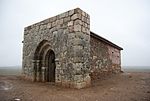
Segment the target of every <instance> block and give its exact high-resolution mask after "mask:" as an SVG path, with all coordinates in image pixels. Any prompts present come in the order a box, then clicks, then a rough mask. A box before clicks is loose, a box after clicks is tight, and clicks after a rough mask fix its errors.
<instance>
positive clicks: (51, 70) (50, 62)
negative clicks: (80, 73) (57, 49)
mask: <svg viewBox="0 0 150 101" xmlns="http://www.w3.org/2000/svg"><path fill="white" fill-rule="evenodd" d="M45 62H46V63H45V64H46V67H47V68H46V73H45V77H46V81H47V82H55V67H56V65H55V53H54V51H52V50H49V51H48V52H47V54H46V59H45Z"/></svg>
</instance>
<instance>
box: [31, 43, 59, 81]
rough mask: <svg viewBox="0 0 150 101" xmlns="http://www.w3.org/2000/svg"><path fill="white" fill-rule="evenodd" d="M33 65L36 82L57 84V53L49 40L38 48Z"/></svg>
mask: <svg viewBox="0 0 150 101" xmlns="http://www.w3.org/2000/svg"><path fill="white" fill-rule="evenodd" d="M33 65H34V68H33V71H34V72H33V73H34V74H33V75H34V81H42V82H55V68H56V65H55V53H54V51H53V50H52V47H51V45H50V43H49V42H48V41H47V40H43V41H41V42H40V43H39V45H38V46H37V48H36V50H35V53H34V58H33Z"/></svg>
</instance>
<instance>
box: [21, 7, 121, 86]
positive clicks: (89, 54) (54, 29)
mask: <svg viewBox="0 0 150 101" xmlns="http://www.w3.org/2000/svg"><path fill="white" fill-rule="evenodd" d="M92 35H93V36H92ZM98 37H99V36H98ZM99 38H100V37H99ZM120 50H122V48H120V47H119V46H117V45H115V44H114V46H113V45H111V44H108V43H107V42H104V41H101V40H99V39H98V38H97V37H96V36H94V34H92V32H90V16H89V15H88V14H87V13H86V12H84V11H82V10H81V9H79V8H76V9H73V10H70V11H67V12H65V13H62V14H59V15H57V16H54V17H51V18H48V19H46V20H44V21H41V22H38V23H36V24H33V25H31V26H28V27H26V28H25V29H24V40H23V63H22V66H23V76H24V78H25V79H29V80H32V81H39V82H55V84H57V85H61V86H64V87H70V88H78V89H80V88H84V87H88V86H90V85H91V79H97V78H100V77H101V76H100V74H102V72H107V71H108V72H115V73H116V72H119V71H120V70H121V62H120ZM112 52H114V53H112Z"/></svg>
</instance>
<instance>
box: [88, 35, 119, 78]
mask: <svg viewBox="0 0 150 101" xmlns="http://www.w3.org/2000/svg"><path fill="white" fill-rule="evenodd" d="M90 45H91V51H90V60H91V73H90V76H91V79H92V80H97V79H103V78H104V77H106V76H108V75H110V74H113V73H118V72H120V71H121V60H120V59H121V57H120V50H119V49H117V48H114V47H113V46H111V45H109V44H107V43H105V42H103V41H101V40H99V39H97V38H95V37H93V36H91V38H90Z"/></svg>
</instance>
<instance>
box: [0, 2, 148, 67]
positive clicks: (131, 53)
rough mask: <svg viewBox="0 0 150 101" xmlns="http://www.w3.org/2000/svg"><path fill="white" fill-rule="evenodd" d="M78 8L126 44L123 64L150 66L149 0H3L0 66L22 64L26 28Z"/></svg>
mask: <svg viewBox="0 0 150 101" xmlns="http://www.w3.org/2000/svg"><path fill="white" fill-rule="evenodd" d="M77 7H79V8H81V9H82V10H84V11H85V12H87V13H88V14H90V20H91V31H93V32H95V33H97V34H98V35H100V36H102V37H104V38H106V39H108V40H110V41H112V42H113V43H115V44H117V45H119V46H121V47H123V49H124V50H123V51H122V52H121V54H122V65H123V66H150V0H0V66H16V65H21V63H22V62H21V61H22V43H21V42H22V40H23V30H24V27H26V26H28V25H31V24H34V23H36V22H39V21H41V20H44V19H46V18H49V17H52V16H55V15H57V14H60V13H62V12H65V11H68V10H70V9H74V8H77Z"/></svg>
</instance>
